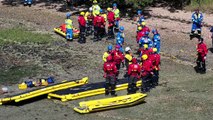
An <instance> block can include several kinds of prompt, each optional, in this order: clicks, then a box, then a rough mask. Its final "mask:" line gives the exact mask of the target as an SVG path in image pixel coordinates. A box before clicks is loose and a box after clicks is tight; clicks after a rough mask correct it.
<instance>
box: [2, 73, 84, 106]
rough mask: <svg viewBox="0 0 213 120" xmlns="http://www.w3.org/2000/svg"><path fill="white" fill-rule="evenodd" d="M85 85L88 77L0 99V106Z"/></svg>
mask: <svg viewBox="0 0 213 120" xmlns="http://www.w3.org/2000/svg"><path fill="white" fill-rule="evenodd" d="M87 83H88V77H85V78H82V79H81V80H71V81H66V82H62V83H57V84H53V85H49V86H47V87H43V88H39V89H36V90H32V91H27V92H24V93H20V94H18V95H14V96H11V97H6V98H1V99H0V105H2V104H5V103H9V102H20V101H23V100H28V99H32V98H35V97H38V96H41V95H47V94H48V93H51V92H54V91H58V90H63V89H67V88H71V87H76V86H80V85H84V84H87Z"/></svg>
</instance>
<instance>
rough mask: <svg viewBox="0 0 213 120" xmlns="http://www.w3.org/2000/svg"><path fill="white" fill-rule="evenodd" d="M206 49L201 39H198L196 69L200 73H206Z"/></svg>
mask: <svg viewBox="0 0 213 120" xmlns="http://www.w3.org/2000/svg"><path fill="white" fill-rule="evenodd" d="M207 53H208V49H207V46H206V44H205V43H204V42H203V38H200V39H199V43H198V44H197V61H196V62H197V67H198V70H199V71H200V72H204V73H205V72H206V56H207Z"/></svg>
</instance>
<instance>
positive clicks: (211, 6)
mask: <svg viewBox="0 0 213 120" xmlns="http://www.w3.org/2000/svg"><path fill="white" fill-rule="evenodd" d="M198 1H199V0H191V4H190V5H189V6H187V7H186V10H194V9H196V8H200V10H202V11H205V12H210V13H212V12H213V1H212V0H200V2H198Z"/></svg>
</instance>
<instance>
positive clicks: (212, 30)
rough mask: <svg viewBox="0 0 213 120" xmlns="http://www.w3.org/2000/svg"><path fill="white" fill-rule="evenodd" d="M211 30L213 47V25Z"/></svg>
mask: <svg viewBox="0 0 213 120" xmlns="http://www.w3.org/2000/svg"><path fill="white" fill-rule="evenodd" d="M210 32H211V36H210V37H211V39H212V48H213V26H212V27H211V28H210Z"/></svg>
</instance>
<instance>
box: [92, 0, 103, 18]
mask: <svg viewBox="0 0 213 120" xmlns="http://www.w3.org/2000/svg"><path fill="white" fill-rule="evenodd" d="M100 9H101V7H100V6H99V5H98V1H97V0H94V1H93V5H92V14H93V16H94V17H96V15H97V14H96V13H98V12H100Z"/></svg>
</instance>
